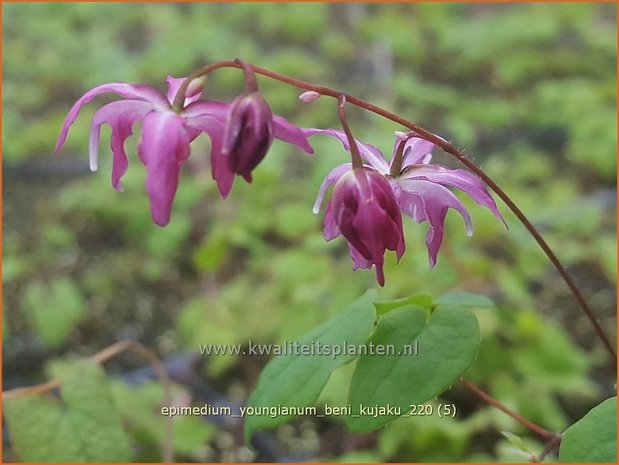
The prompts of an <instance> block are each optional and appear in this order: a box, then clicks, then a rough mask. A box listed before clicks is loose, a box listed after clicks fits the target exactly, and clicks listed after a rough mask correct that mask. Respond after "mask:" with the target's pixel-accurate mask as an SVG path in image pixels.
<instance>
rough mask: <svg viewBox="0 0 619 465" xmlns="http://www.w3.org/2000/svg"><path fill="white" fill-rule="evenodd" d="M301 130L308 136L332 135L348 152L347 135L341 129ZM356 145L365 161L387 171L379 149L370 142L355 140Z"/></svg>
mask: <svg viewBox="0 0 619 465" xmlns="http://www.w3.org/2000/svg"><path fill="white" fill-rule="evenodd" d="M303 132H304V133H305V135H306V136H308V137H310V136H313V135H315V134H324V135H325V136H331V137H334V138H336V139H338V140H339V141H340V142H341V143H342V145H343V146H344V150H346V151H348V152H350V145H349V144H348V137H346V134H345V133H344V132H343V131H339V130H337V129H315V128H308V129H303ZM357 146H358V147H359V152H360V153H361V156H362V157H363V158H365V159H366V161H367V162H368V163H369V164H370V165H372V167H373V168H374V169H375V170H376V171H378V172H379V173H381V174H387V173H389V164H388V163H387V161H386V160H385V157H383V154H382V153H381V151H380V150H378V148H376V147H374V146H373V145H370V144H362V143H361V142H359V141H357Z"/></svg>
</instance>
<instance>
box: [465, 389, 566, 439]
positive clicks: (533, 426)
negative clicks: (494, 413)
mask: <svg viewBox="0 0 619 465" xmlns="http://www.w3.org/2000/svg"><path fill="white" fill-rule="evenodd" d="M460 382H461V383H462V384H463V385H464V387H466V388H467V389H468V390H469V391H471V392H472V393H473V394H475V395H476V396H477V397H480V398H481V399H483V400H484V401H485V402H487V403H488V404H490V405H492V406H493V407H495V408H497V409H499V410H501V411H502V412H504V413H506V414H507V415H509V416H510V417H512V418H513V419H514V420H516V421H517V422H518V423H520V424H521V425H523V426H525V427H526V428H527V429H529V430H531V431H533V432H534V433H535V434H537V435H538V436H540V437H541V438H542V439H544V440H545V441H548V442H550V441H553V442H556V441H559V442H560V441H561V436H560V435H558V434H556V433H552V432H550V431H548V430H547V429H544V428H542V427H541V426H539V425H538V424H537V423H533V422H532V421H531V420H527V419H526V418H524V417H523V416H522V415H519V414H517V413H516V412H514V411H513V410H511V409H510V408H509V407H507V406H505V405H503V404H502V403H501V402H499V401H498V400H496V399H495V398H494V397H492V396H490V394H488V393H486V392H484V391H482V390H481V388H479V387H478V386H476V385H475V384H473V383H471V382H470V381H469V380H467V379H465V378H460Z"/></svg>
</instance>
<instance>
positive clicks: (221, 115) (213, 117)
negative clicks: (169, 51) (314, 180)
mask: <svg viewBox="0 0 619 465" xmlns="http://www.w3.org/2000/svg"><path fill="white" fill-rule="evenodd" d="M183 81H184V78H174V77H172V76H168V78H167V84H168V92H167V95H163V94H161V93H160V92H158V91H157V90H155V89H153V88H152V87H149V86H145V85H141V84H126V83H122V82H115V83H109V84H103V85H100V86H97V87H95V88H94V89H91V90H90V91H88V92H86V93H85V94H84V95H83V96H82V97H81V98H80V99H79V100H78V101H77V102H76V103H75V105H73V107H72V108H71V110H70V111H69V113H68V115H67V117H66V118H65V121H64V123H63V125H62V129H61V131H60V135H59V137H58V141H57V143H56V147H55V149H54V152H57V151H58V150H60V148H61V147H62V146H63V145H64V143H65V141H66V139H67V135H68V132H69V128H70V127H71V125H72V124H73V122H74V121H75V120H76V119H77V116H78V114H79V112H80V110H81V108H82V106H83V105H85V104H87V103H89V102H91V101H92V100H93V99H94V98H95V97H96V96H98V95H99V94H103V93H106V92H113V93H115V94H117V95H119V96H120V97H122V98H123V100H118V101H115V102H112V103H109V104H107V105H105V106H103V107H102V108H100V109H99V110H98V111H97V112H96V113H95V114H94V116H93V118H92V123H91V126H90V149H89V152H90V168H91V170H93V171H96V170H97V164H98V163H97V161H98V151H99V138H100V130H101V126H102V125H103V124H109V125H110V127H111V129H112V133H111V138H110V139H111V140H110V147H111V149H112V154H113V165H112V186H113V187H114V188H115V189H116V190H119V191H120V190H122V184H121V178H122V176H123V175H124V174H125V173H126V171H127V169H128V166H129V161H128V158H127V154H126V153H125V149H124V143H125V141H126V140H127V138H128V137H129V136H130V135H131V134H132V132H133V125H134V123H136V122H137V121H141V122H142V128H141V134H140V142H139V145H138V149H137V152H138V156H139V158H140V160H141V161H142V163H143V164H144V166H146V192H147V194H148V197H149V199H150V206H151V215H152V218H153V221H154V222H155V223H157V224H158V225H160V226H165V225H166V224H168V222H169V221H170V214H171V209H172V202H173V201H174V196H175V195H176V191H177V189H178V182H179V175H180V170H181V167H182V165H183V163H184V162H185V161H186V160H187V158H188V157H189V153H190V147H189V145H190V143H191V142H192V141H193V140H194V139H195V138H196V137H198V136H199V135H200V134H201V133H202V132H206V133H207V134H208V135H209V137H210V139H211V169H212V172H213V178H214V179H215V180H216V181H217V185H218V188H219V191H220V193H221V195H222V197H226V196H227V195H228V193H229V192H230V189H231V188H232V182H233V178H234V171H233V170H231V169H230V168H229V167H228V166H227V165H226V164H225V163H223V161H224V160H223V157H224V155H223V154H222V144H223V138H224V128H225V126H226V120H227V118H228V113H229V112H230V108H231V105H230V104H229V103H227V102H220V101H214V100H211V101H200V100H199V98H200V97H201V95H202V86H201V81H200V80H195V81H193V82H192V83H191V84H190V85H189V88H188V91H187V94H186V95H187V98H186V99H185V102H184V108H183V109H182V111H181V112H180V113H176V112H175V111H174V110H173V109H172V102H173V100H174V97H175V95H176V92H177V91H178V89H179V87H180V85H181V83H182V82H183ZM271 121H272V128H273V129H272V131H273V136H274V137H276V138H279V139H281V140H284V141H286V142H291V143H294V144H295V145H298V146H299V147H301V148H303V149H304V150H305V151H307V152H310V153H311V152H312V148H311V146H310V145H309V144H308V142H307V137H306V136H305V135H304V134H303V132H302V130H301V129H299V128H297V127H296V126H294V125H292V124H291V123H289V122H288V121H286V120H285V119H283V118H281V117H278V116H272V120H271ZM262 156H264V154H263V155H262ZM243 173H246V171H243Z"/></svg>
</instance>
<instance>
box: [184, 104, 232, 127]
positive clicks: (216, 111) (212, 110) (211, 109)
mask: <svg viewBox="0 0 619 465" xmlns="http://www.w3.org/2000/svg"><path fill="white" fill-rule="evenodd" d="M229 111H230V103H228V102H222V101H221V100H207V101H199V102H194V103H192V104H190V105H187V106H186V107H185V109H184V110H183V116H185V117H187V118H193V117H196V116H210V117H213V118H215V119H218V120H220V121H221V122H222V124H223V123H225V121H226V118H227V117H228V112H229Z"/></svg>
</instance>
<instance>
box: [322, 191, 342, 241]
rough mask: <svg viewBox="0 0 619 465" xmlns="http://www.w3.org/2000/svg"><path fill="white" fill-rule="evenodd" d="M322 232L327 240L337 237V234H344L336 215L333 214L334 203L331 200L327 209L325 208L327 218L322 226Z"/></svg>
mask: <svg viewBox="0 0 619 465" xmlns="http://www.w3.org/2000/svg"><path fill="white" fill-rule="evenodd" d="M322 233H323V235H324V237H325V241H330V240H332V239H335V238H336V237H337V236H339V235H340V234H342V232H341V231H340V228H339V227H338V225H337V223H336V222H335V217H334V216H333V204H332V202H331V201H329V202H328V203H327V209H326V210H325V220H324V223H323V226H322Z"/></svg>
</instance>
